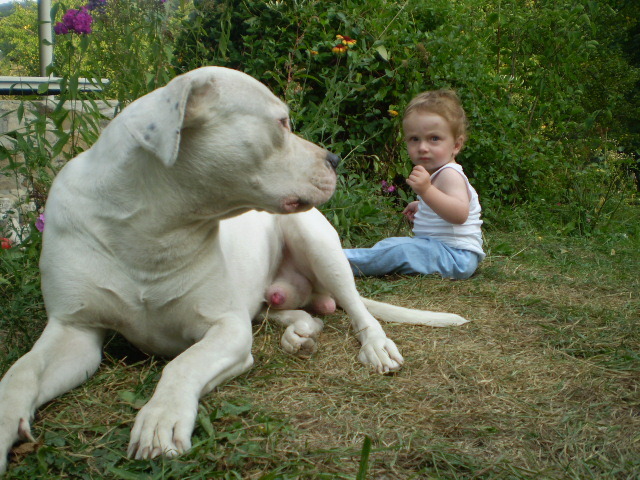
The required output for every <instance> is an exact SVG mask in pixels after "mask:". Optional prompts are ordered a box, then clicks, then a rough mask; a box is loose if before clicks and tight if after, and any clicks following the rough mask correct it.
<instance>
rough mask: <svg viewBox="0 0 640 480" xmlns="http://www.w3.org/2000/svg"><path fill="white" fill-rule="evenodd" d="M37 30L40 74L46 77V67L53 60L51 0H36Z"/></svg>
mask: <svg viewBox="0 0 640 480" xmlns="http://www.w3.org/2000/svg"><path fill="white" fill-rule="evenodd" d="M38 32H39V34H40V75H41V76H43V77H48V75H47V67H48V66H49V65H51V63H52V62H53V34H52V28H51V0H38Z"/></svg>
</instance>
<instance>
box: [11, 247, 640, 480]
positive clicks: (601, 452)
mask: <svg viewBox="0 0 640 480" xmlns="http://www.w3.org/2000/svg"><path fill="white" fill-rule="evenodd" d="M507 240H508V241H510V242H511V243H513V244H515V245H516V246H519V240H518V239H517V238H516V237H508V238H507ZM574 247H575V249H574V251H573V253H572V255H573V258H574V261H573V263H571V262H569V263H567V262H566V261H565V260H562V259H561V260H562V261H556V259H554V255H556V254H557V251H559V250H558V249H557V248H556V246H555V245H554V244H549V243H545V244H543V245H541V246H538V247H527V249H528V253H527V252H526V251H523V252H521V253H519V254H517V255H514V256H498V255H493V256H491V257H489V258H488V260H487V261H486V262H485V263H484V264H483V266H482V268H481V270H480V271H479V273H478V274H477V275H476V276H474V277H473V278H472V279H470V280H467V281H461V282H451V281H443V280H440V279H437V278H435V277H424V278H406V277H391V278H387V279H384V280H380V279H367V280H363V281H360V282H359V286H360V287H361V290H362V291H364V292H365V293H368V294H372V293H375V292H386V293H379V294H378V295H376V298H378V299H382V300H385V301H390V302H393V303H397V304H402V305H405V306H410V307H416V308H428V309H432V310H445V311H452V312H456V313H460V314H462V315H464V316H466V317H468V318H469V319H472V320H473V321H472V322H471V323H469V324H467V325H464V326H462V327H456V328H449V329H429V328H424V327H416V326H406V325H386V331H387V333H388V335H389V336H390V337H391V338H393V339H394V340H395V341H396V343H397V344H398V346H399V348H400V349H401V351H402V353H403V355H404V358H405V367H404V369H403V370H402V371H401V372H399V373H397V374H395V375H389V376H378V375H376V374H374V373H372V372H370V371H369V370H368V369H367V368H365V367H363V366H361V365H360V364H359V363H358V362H357V360H356V353H357V349H358V345H357V342H356V340H355V339H354V338H353V335H352V334H351V332H349V331H348V329H347V325H348V320H347V318H346V317H345V316H344V315H342V314H336V315H334V316H331V317H328V318H326V319H325V323H326V327H325V331H324V332H323V334H322V337H321V345H320V349H319V351H318V352H317V353H316V354H315V355H314V356H313V357H312V358H311V359H306V360H304V359H298V358H293V357H290V356H288V355H286V354H284V353H283V352H282V351H281V350H280V348H279V336H280V334H281V330H280V329H279V327H277V326H275V325H273V324H271V323H264V324H261V325H256V327H255V332H256V333H255V344H254V356H255V359H256V366H255V367H254V368H253V369H252V370H251V371H250V372H249V373H247V374H245V375H243V376H241V377H240V378H238V379H235V380H233V381H231V382H230V383H229V384H227V385H225V386H224V387H222V388H221V389H220V390H219V391H218V392H216V393H214V394H211V395H209V396H207V397H206V398H205V399H203V402H202V403H203V407H202V408H201V410H200V414H201V416H200V422H199V424H198V426H197V428H196V432H195V444H194V445H195V448H194V453H193V454H191V455H190V456H188V457H186V458H184V459H182V460H179V461H177V462H168V463H167V464H164V463H161V462H160V463H153V464H152V466H151V467H150V466H149V465H148V464H146V463H144V462H131V461H128V460H125V459H123V458H122V456H121V454H122V452H123V451H124V450H125V448H126V436H127V433H128V428H130V425H131V422H132V420H133V417H134V413H135V408H134V407H133V406H132V405H133V404H138V405H139V404H140V403H141V402H142V401H143V400H144V398H147V397H148V396H149V395H150V394H151V392H152V389H153V386H154V384H155V380H156V379H157V376H158V374H159V372H160V369H161V367H162V362H159V361H156V360H153V359H145V358H144V357H140V358H138V359H132V360H129V359H125V358H124V357H125V356H126V355H135V351H134V350H130V349H128V347H126V346H124V344H123V343H122V342H121V341H119V340H117V339H116V340H114V341H113V342H112V344H111V345H110V346H108V347H107V352H108V355H109V356H108V358H107V361H106V362H105V364H104V365H103V367H102V368H101V370H100V371H99V373H98V375H97V376H96V377H95V378H93V379H92V380H91V381H90V382H89V383H88V384H86V385H85V386H84V387H82V388H80V389H77V390H75V391H74V392H71V393H69V394H67V395H65V396H64V397H63V398H62V399H60V400H58V401H56V402H53V403H51V404H50V405H48V406H47V407H46V408H45V409H43V410H42V411H41V412H40V413H39V417H38V421H37V422H36V424H35V430H36V431H37V432H42V431H43V429H45V430H46V431H47V434H45V436H44V437H43V440H44V443H45V444H46V445H48V446H49V445H54V446H55V445H58V444H57V443H56V441H57V442H58V443H63V445H60V446H59V448H58V451H59V452H63V453H61V454H62V455H65V456H66V458H67V459H69V458H70V459H71V460H68V461H69V462H71V464H72V465H73V466H74V467H75V468H77V469H78V471H79V472H83V474H84V475H85V476H86V477H87V478H129V477H127V476H126V475H125V473H123V472H138V473H136V475H143V474H144V475H145V476H147V478H156V477H157V478H262V476H263V475H265V474H266V473H267V472H275V473H273V475H272V476H271V477H265V478H355V475H356V472H357V471H358V462H359V461H360V451H361V449H362V445H363V439H364V438H365V436H369V437H370V438H371V439H372V441H373V449H372V452H371V456H370V458H369V464H368V468H369V477H368V478H376V479H405V478H637V477H635V475H637V471H638V469H639V468H640V435H639V433H638V432H640V416H639V413H640V410H639V409H640V395H639V393H638V383H639V382H638V370H639V369H638V367H639V362H638V351H640V348H639V346H640V338H639V337H640V336H639V335H638V326H637V320H638V315H637V312H638V306H639V305H638V279H637V277H636V273H635V271H636V269H635V268H634V267H633V265H630V266H629V265H628V263H629V259H631V258H632V257H633V255H630V256H628V257H625V258H610V257H607V256H606V255H604V254H594V253H593V252H592V251H591V250H590V249H589V248H584V247H583V246H582V245H577V246H576V245H574ZM630 253H631V254H632V252H630ZM561 255H566V254H561ZM620 255H624V252H621V253H620ZM575 259H577V260H575ZM563 262H564V263H563ZM607 262H608V263H607ZM618 262H619V263H618ZM625 265H627V266H625ZM636 267H637V265H636ZM138 360H140V361H138ZM54 432H55V433H54ZM47 435H50V436H49V437H47ZM56 439H58V440H56ZM59 439H62V440H59ZM45 448H46V447H45ZM105 452H107V453H105ZM25 453H28V452H25ZM30 457H32V455H22V454H21V455H19V459H20V460H21V461H22V462H25V461H28V459H29V458H30ZM96 458H98V460H96ZM100 458H109V459H110V460H108V461H102V460H100ZM105 464H109V465H110V466H109V469H106V470H105ZM47 465H48V466H47V468H48V469H49V470H46V472H47V474H51V472H56V474H57V475H60V476H62V477H65V476H67V477H69V478H74V477H73V475H71V474H70V473H66V474H65V473H64V472H63V473H62V474H61V473H60V469H59V467H57V466H56V465H57V464H56V462H55V461H53V460H52V461H49V463H48V464H47ZM180 468H182V469H188V474H187V473H177V472H179V471H180V470H179V469H180ZM69 472H71V470H69ZM158 472H163V473H162V475H163V477H160V476H158V475H155V474H156V473H158ZM230 472H232V473H233V475H236V476H233V475H232V473H230ZM19 473H20V472H16V474H19ZM154 475H155V476H154ZM225 475H226V477H225ZM13 478H19V477H17V476H16V477H13ZM33 478H35V477H33ZM43 478H44V477H43ZM131 478H133V477H131ZM138 478H140V477H138Z"/></svg>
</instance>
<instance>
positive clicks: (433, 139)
mask: <svg viewBox="0 0 640 480" xmlns="http://www.w3.org/2000/svg"><path fill="white" fill-rule="evenodd" d="M438 140H440V137H436V136H434V137H431V141H432V142H437V141H438Z"/></svg>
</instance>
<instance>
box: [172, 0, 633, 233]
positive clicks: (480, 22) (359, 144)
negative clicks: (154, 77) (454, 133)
mask: <svg viewBox="0 0 640 480" xmlns="http://www.w3.org/2000/svg"><path fill="white" fill-rule="evenodd" d="M613 7H614V5H606V4H604V5H602V4H595V3H593V2H588V1H586V0H584V1H581V2H577V3H576V2H574V1H569V0H560V1H558V2H553V3H548V2H547V3H545V2H538V3H532V4H529V3H526V4H523V3H522V2H518V1H515V0H505V1H500V2H491V3H489V4H487V3H486V2H478V1H475V0H467V1H465V2H444V1H437V2H421V1H413V0H407V1H405V2H401V3H398V2H389V1H385V0H377V1H375V2H363V1H357V0H351V1H346V2H337V1H325V2H318V1H317V0H316V1H314V0H306V1H295V2H262V1H257V0H256V1H245V2H242V3H239V2H233V1H230V0H227V1H224V2H199V8H198V9H197V11H196V12H194V14H193V15H192V16H191V17H189V19H188V24H189V26H191V27H193V28H190V29H186V28H183V29H182V32H183V33H182V34H181V35H180V36H178V37H177V41H176V55H175V61H176V64H177V67H178V68H179V69H180V70H188V69H190V68H194V67H198V66H201V65H204V64H216V65H224V66H229V67H232V68H239V69H241V70H244V71H246V72H247V73H250V74H252V75H254V76H256V77H257V78H259V79H260V80H262V81H263V82H265V83H267V84H268V85H269V86H270V87H271V88H272V89H274V90H275V91H276V93H278V94H279V95H280V96H282V97H283V98H284V99H285V100H286V101H287V102H288V103H289V104H290V105H291V107H292V111H293V120H294V125H295V128H296V130H297V131H299V132H300V133H301V134H302V135H303V136H305V137H307V138H309V139H310V140H312V141H315V142H318V143H321V144H324V145H327V146H328V147H329V148H330V149H331V150H332V151H334V152H335V153H337V154H339V155H341V156H342V157H343V158H344V160H345V167H346V172H347V173H346V175H347V177H348V178H347V179H346V180H345V181H344V182H343V186H344V187H346V186H347V185H349V184H350V183H351V182H352V181H354V179H355V180H357V179H358V178H360V176H362V175H365V176H367V177H368V178H369V179H370V180H372V181H373V182H374V183H377V182H379V181H380V180H383V179H386V180H390V179H394V180H396V181H397V182H398V183H399V184H400V185H402V183H403V182H402V181H401V178H402V177H405V176H406V174H407V173H408V168H409V162H408V160H407V157H406V155H405V154H404V146H403V144H402V141H401V134H400V127H401V125H400V117H396V116H393V115H390V114H389V111H402V108H403V107H404V105H406V103H407V102H408V101H409V99H410V98H411V97H413V96H414V95H415V94H417V93H418V92H420V91H423V90H427V89H433V88H443V87H445V88H454V89H456V90H457V91H458V93H459V94H460V96H461V98H462V101H463V104H464V106H465V109H466V110H467V113H468V117H469V121H470V124H471V125H470V126H471V128H470V137H471V138H470V140H469V142H468V144H467V146H466V148H465V149H464V150H463V152H462V153H461V154H460V156H459V161H460V162H461V163H462V164H463V165H464V167H465V170H466V171H467V172H468V173H469V175H470V177H471V179H472V183H473V184H474V186H475V187H476V189H477V190H478V191H479V192H480V195H481V197H482V202H483V205H484V206H485V216H486V217H487V219H488V220H489V222H499V221H500V219H499V218H496V217H495V212H497V211H499V210H500V209H501V208H502V207H505V206H514V205H518V204H527V203H535V202H537V201H539V200H540V199H542V198H544V199H545V201H548V202H551V203H557V202H566V198H564V196H565V191H566V186H567V185H572V184H574V183H575V182H576V181H578V179H577V177H578V176H580V175H581V173H580V172H582V171H583V170H584V169H585V168H588V165H589V164H590V162H592V158H593V157H595V156H596V155H598V152H600V151H603V150H618V146H619V145H621V143H620V142H623V141H624V138H626V137H625V133H624V132H622V131H620V130H618V132H617V133H616V134H615V136H612V135H611V134H609V135H606V133H605V132H611V128H610V124H611V119H612V118H613V117H614V116H616V115H617V113H618V112H622V113H624V115H626V116H627V117H629V115H630V111H635V112H637V111H638V110H637V107H636V110H632V109H630V107H629V106H628V105H627V104H626V103H625V95H624V93H623V92H629V91H630V89H632V88H633V86H634V85H635V83H636V82H637V80H638V79H639V78H640V71H639V70H638V68H634V67H633V66H631V64H630V63H629V62H628V61H627V60H626V59H625V58H624V57H622V56H621V55H620V54H619V52H618V54H616V52H617V51H616V50H612V47H611V48H610V47H609V45H611V44H612V40H611V38H609V37H610V36H611V33H610V32H609V33H606V35H605V33H604V29H603V28H601V24H600V23H599V22H601V21H602V22H603V23H605V24H606V25H609V24H612V23H615V22H618V24H619V25H620V26H621V27H622V28H625V29H631V28H633V27H634V26H635V25H637V24H638V21H637V19H633V18H631V17H626V19H625V20H622V21H621V20H620V19H619V14H618V12H617V10H615V9H614V8H613ZM605 13H606V15H605ZM337 34H341V35H348V36H349V37H352V38H353V39H355V40H357V43H356V44H355V45H353V46H349V49H348V50H347V52H346V54H342V55H338V54H336V53H334V52H332V47H333V46H335V45H336V43H337V42H338V41H337V40H336V39H335V36H336V35H337ZM605 37H607V38H605ZM616 38H620V37H616ZM605 44H606V45H607V47H605ZM605 58H606V59H609V60H608V62H606V65H607V69H608V70H607V71H609V72H611V73H612V74H614V76H613V78H608V77H607V78H606V80H607V81H606V82H604V81H603V77H604V76H606V75H607V74H606V73H604V72H601V73H600V74H599V76H600V80H599V83H600V87H599V88H600V92H601V94H600V95H599V96H598V99H599V101H598V102H594V98H593V97H594V95H593V93H592V92H593V88H592V87H593V83H594V81H593V79H594V75H593V72H594V70H598V69H599V67H600V62H601V61H602V60H603V59H605ZM602 86H606V91H604V92H603V91H602ZM618 125H619V126H620V125H622V124H621V123H619V124H618ZM627 136H628V135H627ZM626 157H627V159H626V160H625V162H627V163H629V162H631V163H632V160H631V159H630V155H629V154H626ZM600 168H604V169H609V168H610V170H609V171H607V172H606V175H608V176H616V175H619V172H620V170H619V168H618V166H614V165H612V164H610V163H604V164H601V165H600ZM351 174H357V175H358V176H357V177H353V178H352V177H351V176H350V175H351ZM581 179H582V180H584V176H582V177H581ZM582 180H580V181H582ZM617 185H618V187H619V188H620V189H621V190H616V192H617V193H616V194H619V195H620V196H624V195H627V194H628V193H629V191H630V190H629V188H627V187H629V185H628V184H627V183H625V182H623V183H618V184H617ZM344 187H343V188H344ZM350 194H351V191H348V192H346V195H350ZM359 199H360V197H359V194H356V195H355V198H354V201H357V200H359ZM590 201H591V198H587V197H584V196H578V197H576V198H574V199H573V200H572V201H571V203H574V202H590ZM595 208H597V207H595V206H594V205H593V204H590V203H581V204H580V209H582V210H583V211H589V210H594V209H595ZM570 223H571V221H570V220H569V224H570ZM582 223H583V224H584V222H582ZM569 224H568V225H567V227H570V225H569ZM567 231H576V232H584V231H585V229H583V228H582V227H579V228H568V229H567Z"/></svg>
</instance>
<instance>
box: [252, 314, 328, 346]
mask: <svg viewBox="0 0 640 480" xmlns="http://www.w3.org/2000/svg"><path fill="white" fill-rule="evenodd" d="M262 314H263V315H264V316H265V318H268V319H270V320H275V321H276V322H278V323H279V324H280V325H283V326H285V327H287V328H286V329H285V331H284V333H283V334H282V338H281V340H280V345H282V348H283V349H284V351H285V352H287V353H290V354H292V355H298V356H300V357H308V356H309V355H311V354H313V353H315V352H316V350H317V349H318V345H317V339H318V335H320V332H321V331H322V329H323V328H324V323H322V320H320V319H319V318H315V317H312V316H311V315H310V314H308V313H307V312H305V311H304V310H273V309H269V310H264V311H263V312H262Z"/></svg>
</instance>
